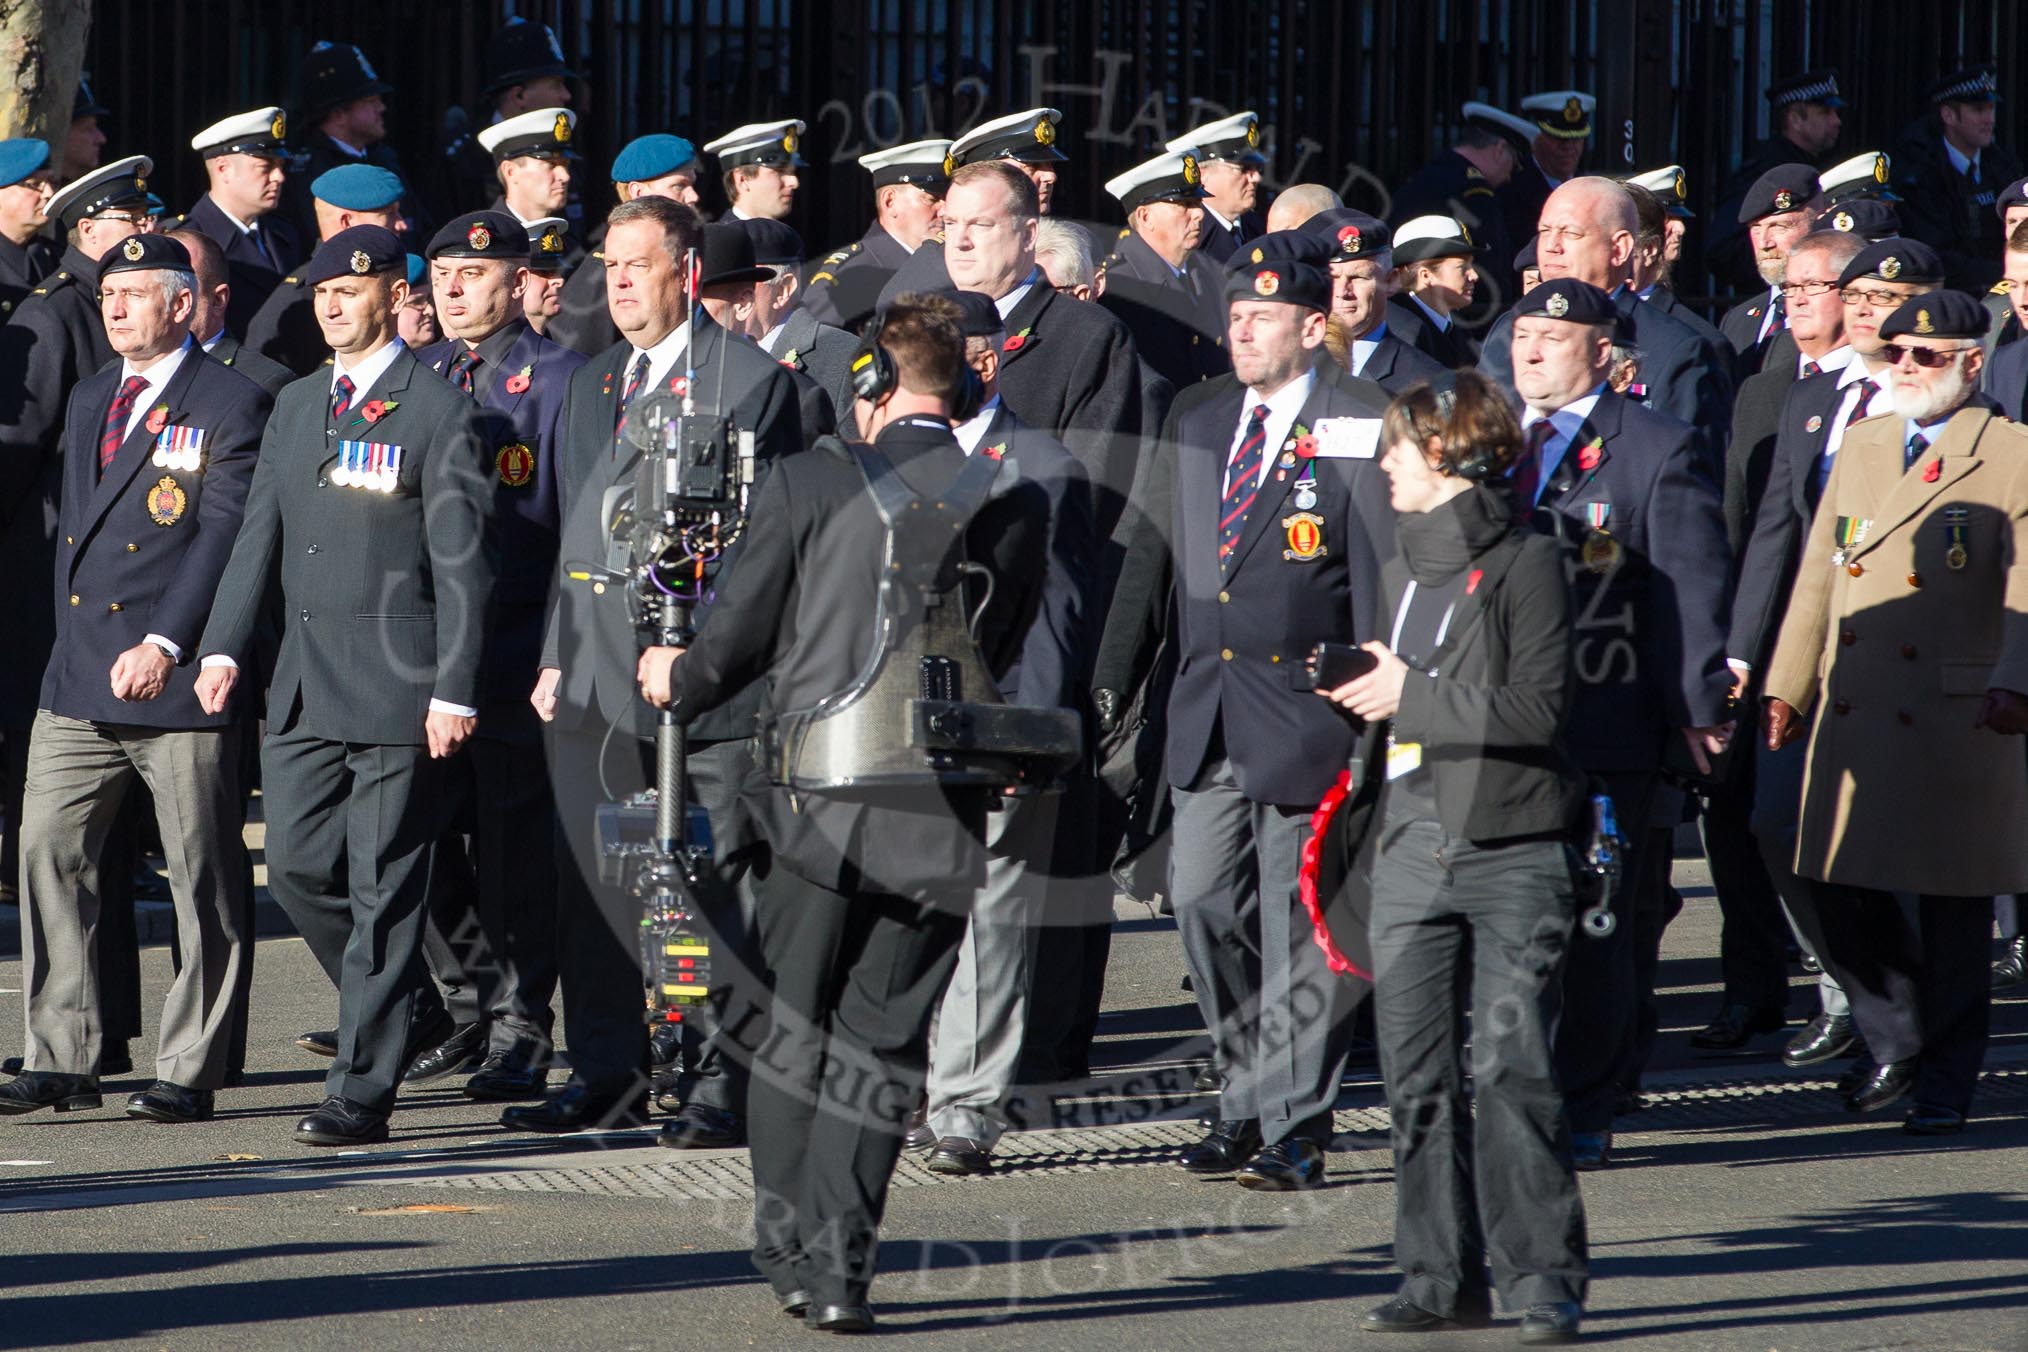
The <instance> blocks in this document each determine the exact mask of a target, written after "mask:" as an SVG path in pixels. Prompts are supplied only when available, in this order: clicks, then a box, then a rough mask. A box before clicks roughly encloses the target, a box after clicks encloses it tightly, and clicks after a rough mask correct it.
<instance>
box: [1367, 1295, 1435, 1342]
mask: <svg viewBox="0 0 2028 1352" xmlns="http://www.w3.org/2000/svg"><path fill="white" fill-rule="evenodd" d="M1451 1322H1452V1321H1450V1320H1448V1319H1446V1318H1444V1317H1443V1316H1442V1315H1440V1314H1431V1313H1430V1312H1429V1311H1428V1310H1425V1309H1423V1308H1422V1306H1420V1305H1418V1304H1416V1303H1415V1302H1414V1301H1412V1300H1410V1299H1409V1298H1408V1297H1407V1296H1396V1297H1395V1298H1394V1299H1393V1300H1390V1301H1388V1302H1387V1303H1386V1304H1385V1305H1382V1306H1380V1307H1379V1308H1378V1309H1373V1310H1368V1311H1367V1312H1366V1313H1365V1315H1364V1316H1363V1317H1361V1319H1360V1320H1359V1327H1360V1328H1362V1329H1364V1330H1365V1331H1366V1332H1368V1333H1428V1332H1430V1331H1431V1330H1434V1329H1447V1328H1449V1327H1451Z"/></svg>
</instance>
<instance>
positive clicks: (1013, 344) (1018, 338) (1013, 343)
mask: <svg viewBox="0 0 2028 1352" xmlns="http://www.w3.org/2000/svg"><path fill="white" fill-rule="evenodd" d="M1033 332H1035V326H1034V325H1032V324H1031V325H1029V326H1028V327H1027V328H1025V329H1023V330H1021V332H1019V333H1012V334H1009V335H1007V341H1006V342H1004V343H1002V344H1000V350H1001V351H1002V352H1019V351H1020V350H1021V349H1022V348H1024V347H1026V346H1027V345H1028V335H1029V334H1031V333H1033Z"/></svg>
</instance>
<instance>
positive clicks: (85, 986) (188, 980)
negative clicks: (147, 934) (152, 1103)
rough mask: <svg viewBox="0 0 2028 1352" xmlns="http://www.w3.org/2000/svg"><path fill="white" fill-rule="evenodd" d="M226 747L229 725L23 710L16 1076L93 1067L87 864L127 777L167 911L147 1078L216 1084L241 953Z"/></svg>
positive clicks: (242, 884)
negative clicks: (166, 953)
mask: <svg viewBox="0 0 2028 1352" xmlns="http://www.w3.org/2000/svg"><path fill="white" fill-rule="evenodd" d="M239 738H240V730H239V728H238V727H237V726H227V727H222V728H206V729H198V730H191V731H165V730H163V729H159V728H142V727H134V726H130V725H123V724H107V723H89V722H85V721H83V720H80V719H75V718H64V717H61V716H59V715H56V714H52V713H50V712H49V711H48V710H47V709H43V710H39V711H37V713H36V715H35V727H34V730H33V733H32V735H31V738H30V742H29V749H28V774H27V779H26V786H27V788H26V793H25V794H24V797H23V807H22V821H21V904H22V915H23V918H24V920H25V922H26V923H24V924H23V925H22V963H23V973H24V976H25V978H26V979H25V981H24V982H23V985H24V987H25V988H26V990H27V1001H26V1008H27V1020H28V1039H27V1054H26V1059H25V1065H26V1068H27V1069H29V1070H44V1071H57V1072H60V1073H63V1074H68V1075H89V1074H95V1073H96V1072H97V1070H98V1061H99V1047H100V1042H101V1040H102V1038H103V1036H104V1026H103V1024H102V1022H101V1019H100V1014H99V991H98V962H97V954H96V951H95V950H96V947H97V930H98V922H99V901H100V896H101V879H100V876H99V859H100V856H101V854H102V852H103V850H104V847H105V843H106V836H107V833H108V832H110V831H111V830H112V829H113V825H114V823H115V822H116V821H117V820H118V818H119V815H120V807H121V804H122V803H123V802H124V801H125V799H126V796H127V794H128V792H129V791H130V790H131V789H132V788H133V786H134V784H135V783H136V782H137V781H138V782H141V783H145V784H146V785H147V786H148V790H149V792H150V793H151V794H153V795H154V799H155V819H156V822H157V824H158V825H159V826H160V828H161V832H162V848H163V853H164V857H165V858H166V859H167V860H168V863H169V886H170V892H171V895H172V896H173V897H174V898H175V903H176V935H177V944H178V953H177V960H178V970H177V972H176V977H175V980H174V981H173V982H171V984H170V987H169V996H168V999H167V1000H166V1001H164V1003H163V1007H162V1036H161V1042H160V1045H159V1048H158V1050H157V1052H156V1061H155V1074H156V1078H158V1079H163V1080H168V1081H170V1082H171V1083H172V1084H179V1085H182V1086H183V1087H184V1088H186V1089H216V1088H218V1087H219V1085H221V1084H222V1083H223V1082H224V1080H225V1070H226V1064H225V1063H226V1056H227V1052H228V1044H229V1042H230V1040H231V1030H232V1027H233V1023H234V1020H235V1018H236V1017H237V1006H236V1004H235V1000H234V989H235V986H236V985H237V983H238V979H239V969H240V965H241V963H242V962H244V961H246V953H245V948H246V944H247V929H246V919H245V917H246V893H245V888H246V882H247V873H246V863H245V848H246V847H245V845H244V843H243V842H242V839H241V835H240V831H241V828H242V826H243V825H244V821H243V818H242V815H241V812H242V800H241V797H240V788H239Z"/></svg>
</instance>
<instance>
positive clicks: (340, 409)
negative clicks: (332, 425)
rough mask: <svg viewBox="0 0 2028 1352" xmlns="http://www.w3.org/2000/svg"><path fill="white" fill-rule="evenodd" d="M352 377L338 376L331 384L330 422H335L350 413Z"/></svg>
mask: <svg viewBox="0 0 2028 1352" xmlns="http://www.w3.org/2000/svg"><path fill="white" fill-rule="evenodd" d="M352 394H353V390H352V377H351V376H340V377H338V379H336V380H334V381H332V382H331V421H332V422H337V421H338V420H339V419H340V418H343V417H344V416H345V415H346V414H348V413H350V412H351V411H352Z"/></svg>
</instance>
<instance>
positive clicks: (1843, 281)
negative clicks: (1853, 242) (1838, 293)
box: [1838, 235, 1944, 286]
mask: <svg viewBox="0 0 2028 1352" xmlns="http://www.w3.org/2000/svg"><path fill="white" fill-rule="evenodd" d="M1868 277H1878V278H1879V279H1880V280H1881V281H1883V282H1920V283H1923V284H1925V285H1930V286H1934V285H1936V284H1937V283H1940V282H1942V281H1943V279H1944V264H1943V255H1941V254H1939V253H1938V252H1937V251H1936V250H1935V249H1932V248H1930V247H1929V245H1927V244H1924V243H1923V242H1922V241H1921V240H1919V239H1906V238H1903V237H1902V236H1900V235H1893V236H1890V237H1888V238H1887V239H1883V240H1880V241H1879V242H1877V243H1874V244H1869V245H1867V246H1866V247H1865V248H1863V249H1861V250H1860V251H1859V252H1858V253H1857V254H1855V255H1853V257H1852V261H1851V262H1849V263H1847V264H1846V265H1845V270H1844V271H1843V272H1841V273H1839V274H1838V285H1839V286H1850V285H1852V283H1854V282H1856V281H1859V280H1861V279H1863V278H1868Z"/></svg>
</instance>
